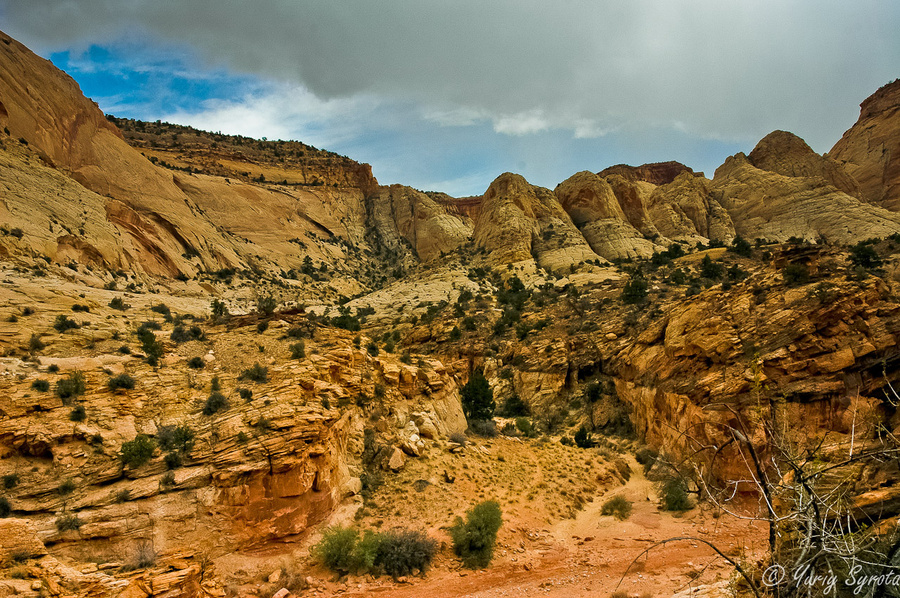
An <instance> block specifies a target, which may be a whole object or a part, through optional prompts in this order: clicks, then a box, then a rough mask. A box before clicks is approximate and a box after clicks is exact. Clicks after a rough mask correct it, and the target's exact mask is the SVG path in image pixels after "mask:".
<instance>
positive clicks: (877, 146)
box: [828, 80, 900, 211]
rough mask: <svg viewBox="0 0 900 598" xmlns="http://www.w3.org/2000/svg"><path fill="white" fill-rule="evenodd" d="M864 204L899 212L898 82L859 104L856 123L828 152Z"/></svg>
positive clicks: (899, 125) (899, 106) (899, 121)
mask: <svg viewBox="0 0 900 598" xmlns="http://www.w3.org/2000/svg"><path fill="white" fill-rule="evenodd" d="M828 157H830V158H833V159H834V160H835V161H837V162H839V163H840V164H842V165H843V166H844V169H845V170H846V171H847V172H848V173H849V174H850V175H851V176H852V177H853V178H854V179H855V180H856V182H857V183H858V184H859V189H860V193H861V194H862V197H863V198H865V200H866V201H868V202H871V203H874V204H876V205H879V206H882V207H885V208H887V209H889V210H893V211H900V80H895V81H893V82H892V83H889V84H887V85H885V86H884V87H882V88H881V89H879V90H878V91H876V92H875V93H873V94H872V95H871V96H869V97H868V98H866V99H865V101H863V103H862V104H860V114H859V120H857V121H856V124H854V125H853V126H852V127H850V129H848V130H847V132H846V133H844V135H843V137H841V139H840V140H839V141H838V142H837V143H836V144H835V145H834V147H833V148H831V151H830V152H828Z"/></svg>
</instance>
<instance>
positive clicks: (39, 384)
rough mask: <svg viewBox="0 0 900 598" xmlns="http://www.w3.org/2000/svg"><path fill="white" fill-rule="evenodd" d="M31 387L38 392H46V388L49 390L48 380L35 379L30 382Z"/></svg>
mask: <svg viewBox="0 0 900 598" xmlns="http://www.w3.org/2000/svg"><path fill="white" fill-rule="evenodd" d="M31 389H32V390H36V391H38V392H47V391H48V390H50V382H48V381H47V380H43V379H38V380H35V381H34V382H32V383H31Z"/></svg>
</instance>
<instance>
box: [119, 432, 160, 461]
mask: <svg viewBox="0 0 900 598" xmlns="http://www.w3.org/2000/svg"><path fill="white" fill-rule="evenodd" d="M155 448H156V446H155V445H154V443H153V440H152V439H151V438H150V437H149V436H146V435H145V434H138V435H137V436H135V438H134V440H129V441H128V442H123V443H122V448H121V449H120V451H119V459H121V461H122V463H124V464H125V465H127V466H128V467H130V468H132V469H135V468H137V467H140V466H141V465H143V464H145V463H147V462H148V461H149V460H150V459H151V458H152V457H153V450H154V449H155Z"/></svg>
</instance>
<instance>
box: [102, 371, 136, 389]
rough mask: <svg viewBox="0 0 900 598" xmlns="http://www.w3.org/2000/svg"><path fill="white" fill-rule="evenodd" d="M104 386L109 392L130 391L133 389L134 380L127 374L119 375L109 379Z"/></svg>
mask: <svg viewBox="0 0 900 598" xmlns="http://www.w3.org/2000/svg"><path fill="white" fill-rule="evenodd" d="M106 385H107V386H108V387H109V389H110V390H132V389H133V388H134V378H132V377H131V376H129V375H128V374H119V375H118V376H113V377H112V378H110V379H109V382H107V383H106Z"/></svg>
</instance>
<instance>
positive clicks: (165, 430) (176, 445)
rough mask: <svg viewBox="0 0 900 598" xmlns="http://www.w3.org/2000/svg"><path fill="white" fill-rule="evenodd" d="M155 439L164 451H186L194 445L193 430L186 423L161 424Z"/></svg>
mask: <svg viewBox="0 0 900 598" xmlns="http://www.w3.org/2000/svg"><path fill="white" fill-rule="evenodd" d="M156 441H157V442H158V443H159V448H161V449H162V450H164V451H177V452H179V453H188V452H190V450H191V449H192V448H193V447H194V431H193V430H192V429H191V428H190V426H187V425H181V426H162V427H161V428H160V429H159V431H158V432H157V434H156Z"/></svg>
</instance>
